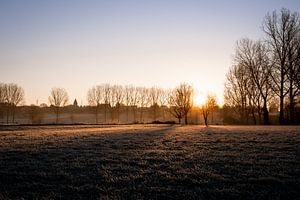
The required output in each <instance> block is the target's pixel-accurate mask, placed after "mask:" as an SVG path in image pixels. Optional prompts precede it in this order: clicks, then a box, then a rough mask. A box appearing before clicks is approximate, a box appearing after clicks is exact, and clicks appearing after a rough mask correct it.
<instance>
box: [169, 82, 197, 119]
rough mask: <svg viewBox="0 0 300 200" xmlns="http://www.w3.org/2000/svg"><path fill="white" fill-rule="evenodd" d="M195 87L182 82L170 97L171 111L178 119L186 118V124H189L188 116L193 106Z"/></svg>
mask: <svg viewBox="0 0 300 200" xmlns="http://www.w3.org/2000/svg"><path fill="white" fill-rule="evenodd" d="M192 99H193V88H192V86H190V85H188V84H186V83H182V84H180V85H179V86H178V87H176V88H175V89H174V90H173V91H172V92H171V95H170V97H169V106H170V109H169V110H170V113H171V114H172V115H173V116H174V117H175V118H177V119H178V122H179V123H181V119H182V118H183V117H184V118H185V124H188V120H187V116H188V113H189V112H190V110H191V108H192V106H193V101H192Z"/></svg>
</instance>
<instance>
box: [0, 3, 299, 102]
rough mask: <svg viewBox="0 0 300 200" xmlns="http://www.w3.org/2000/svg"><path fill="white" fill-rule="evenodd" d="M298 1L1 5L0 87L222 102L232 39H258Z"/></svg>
mask: <svg viewBox="0 0 300 200" xmlns="http://www.w3.org/2000/svg"><path fill="white" fill-rule="evenodd" d="M282 7H285V8H288V9H290V10H292V11H299V10H300V1H299V0H226V1H224V0H218V1H217V0H210V1H208V0H207V1H204V0H195V1H192V0H182V1H176V0H157V1H155V0H151V1H150V0H148V1H146V0H135V1H133V0H119V1H117V0H106V1H105V0H97V1H91V0H88V1H83V0H78V1H77V0H51V1H50V0H49V1H46V0H35V1H31V0H26V1H24V0H20V1H17V0H1V1H0V29H1V31H0V82H5V83H9V82H14V83H17V84H19V85H20V86H22V87H23V88H24V90H25V99H26V102H25V103H26V104H31V103H35V102H36V100H37V99H38V103H39V104H40V103H47V104H48V100H47V99H48V96H49V94H50V89H51V88H52V87H55V86H56V87H57V86H58V87H64V88H65V89H66V90H67V91H68V94H69V97H70V103H71V102H73V100H74V98H77V100H78V102H79V104H81V103H82V104H86V93H87V90H88V89H89V88H90V87H92V86H93V85H96V84H101V83H111V84H121V85H127V84H133V85H136V86H147V87H150V86H154V85H155V86H159V87H163V88H173V87H175V86H176V85H178V84H179V83H180V82H187V83H190V84H192V85H193V86H194V87H195V88H196V89H197V90H198V92H199V93H200V94H202V95H204V94H206V93H207V92H210V93H215V94H216V95H217V97H218V100H219V102H220V103H222V101H223V85H224V81H225V74H226V73H227V71H228V68H229V66H230V64H231V61H232V54H233V53H234V47H235V43H236V40H238V39H240V38H242V37H246V36H247V37H250V38H253V39H259V38H262V37H263V32H262V30H261V26H262V21H263V18H264V16H265V15H266V14H267V13H268V12H272V11H273V10H276V9H277V10H279V9H281V8H282Z"/></svg>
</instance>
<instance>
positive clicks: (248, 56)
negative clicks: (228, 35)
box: [235, 38, 271, 124]
mask: <svg viewBox="0 0 300 200" xmlns="http://www.w3.org/2000/svg"><path fill="white" fill-rule="evenodd" d="M235 62H236V63H237V64H238V65H240V66H242V67H244V68H245V70H246V72H245V73H246V74H248V75H249V76H248V78H249V83H248V87H247V88H248V96H249V98H250V101H249V104H251V105H252V106H253V107H254V109H252V111H253V112H252V114H254V112H255V111H257V112H258V114H259V121H260V119H261V117H260V116H261V111H260V110H261V100H262V101H263V102H262V104H263V106H262V107H263V118H264V124H269V111H268V107H267V106H268V100H269V97H270V93H271V85H270V84H271V80H270V79H271V74H270V73H271V65H270V61H269V56H268V50H267V47H266V46H265V45H264V44H263V43H262V42H260V41H252V40H250V39H248V38H245V39H242V40H240V41H239V42H238V43H237V50H236V54H235ZM254 121H255V117H254Z"/></svg>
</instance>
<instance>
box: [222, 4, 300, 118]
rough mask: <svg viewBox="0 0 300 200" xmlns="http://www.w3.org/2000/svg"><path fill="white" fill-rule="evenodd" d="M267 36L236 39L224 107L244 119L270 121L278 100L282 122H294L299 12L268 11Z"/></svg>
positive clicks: (299, 81)
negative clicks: (253, 38) (256, 38)
mask: <svg viewBox="0 0 300 200" xmlns="http://www.w3.org/2000/svg"><path fill="white" fill-rule="evenodd" d="M263 31H264V33H265V35H266V37H265V39H263V40H258V41H254V40H251V39H248V38H244V39H241V40H240V41H238V42H237V45H236V52H235V55H234V62H233V65H232V66H231V68H230V70H229V72H228V73H227V75H226V78H227V80H226V83H225V91H224V102H225V105H224V106H225V107H231V108H234V110H235V111H236V112H237V113H238V117H239V118H240V121H241V123H249V120H250V119H251V118H252V122H253V123H254V124H257V123H259V124H269V123H270V120H269V110H270V108H271V107H272V106H273V107H276V104H277V102H279V103H278V104H279V122H280V124H285V123H289V124H293V123H295V117H296V104H297V101H298V99H297V98H299V91H300V15H299V13H297V12H294V13H292V12H291V11H289V10H287V9H282V10H281V11H280V12H277V11H274V12H273V13H272V14H268V15H266V17H265V19H264V22H263Z"/></svg>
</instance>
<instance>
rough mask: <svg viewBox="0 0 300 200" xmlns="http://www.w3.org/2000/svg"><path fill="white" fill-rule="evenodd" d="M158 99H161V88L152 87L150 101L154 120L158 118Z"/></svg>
mask: <svg viewBox="0 0 300 200" xmlns="http://www.w3.org/2000/svg"><path fill="white" fill-rule="evenodd" d="M158 99H159V89H158V88H157V87H152V88H150V90H149V102H150V107H151V109H152V112H153V121H156V119H157V109H158Z"/></svg>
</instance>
